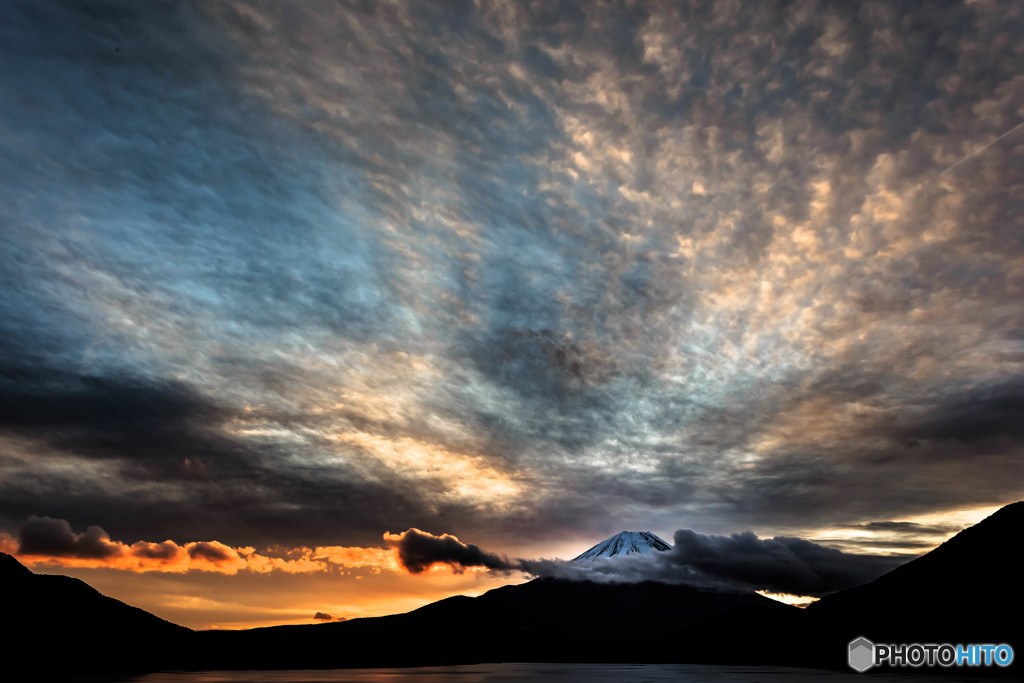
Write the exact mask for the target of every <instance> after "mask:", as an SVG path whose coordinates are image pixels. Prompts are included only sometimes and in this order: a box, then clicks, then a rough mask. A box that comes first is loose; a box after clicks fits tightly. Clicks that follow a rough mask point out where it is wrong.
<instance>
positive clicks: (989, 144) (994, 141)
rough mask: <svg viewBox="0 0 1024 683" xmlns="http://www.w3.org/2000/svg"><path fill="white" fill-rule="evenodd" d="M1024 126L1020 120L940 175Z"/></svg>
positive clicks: (1023, 122)
mask: <svg viewBox="0 0 1024 683" xmlns="http://www.w3.org/2000/svg"><path fill="white" fill-rule="evenodd" d="M1022 127H1024V121H1021V122H1020V123H1018V124H1017V125H1016V126H1014V127H1013V128H1011V129H1010V130H1008V131H1006V132H1005V133H1003V134H1002V135H1000V136H999V137H997V138H996V139H995V140H993V141H992V142H990V143H988V144H987V145H985V146H984V147H982V148H981V149H976V150H974V151H973V152H971V153H970V154H968V155H967V156H965V157H964V158H963V159H961V160H960V161H958V162H956V163H955V164H953V165H952V166H950V167H949V168H947V169H946V170H945V171H943V172H942V173H940V174H939V175H942V174H943V173H946V172H948V171H952V170H953V169H954V168H956V167H957V166H959V165H960V164H962V163H964V162H965V161H967V160H968V159H970V158H972V157H976V156H978V155H979V154H981V153H982V152H984V151H985V150H986V149H988V148H989V147H991V146H992V145H994V144H996V143H997V142H999V141H1000V140H1002V139H1003V138H1005V137H1006V136H1008V135H1012V134H1013V133H1014V132H1016V130H1017V129H1018V128H1022Z"/></svg>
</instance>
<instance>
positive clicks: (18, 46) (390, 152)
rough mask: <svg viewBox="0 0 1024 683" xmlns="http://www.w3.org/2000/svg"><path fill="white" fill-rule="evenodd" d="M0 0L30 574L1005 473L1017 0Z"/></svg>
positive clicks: (189, 613) (269, 561) (177, 587)
mask: <svg viewBox="0 0 1024 683" xmlns="http://www.w3.org/2000/svg"><path fill="white" fill-rule="evenodd" d="M3 14H4V20H3V21H2V22H0V89H2V92H3V93H4V94H3V96H2V97H0V550H7V551H8V552H12V553H15V554H16V555H17V556H18V557H19V559H21V560H22V561H23V562H25V563H26V564H28V565H30V566H32V567H33V568H34V569H35V570H36V571H44V572H50V573H65V574H71V575H74V576H78V577H80V578H83V579H84V580H86V581H88V582H89V583H90V584H91V585H94V586H95V587H97V588H98V589H100V590H101V591H102V592H104V593H106V594H108V595H112V596H114V597H117V598H119V599H122V600H125V601H127V602H130V603H131V604H135V605H138V606H140V607H144V608H145V609H149V610H150V611H153V612H154V613H156V614H158V615H160V616H162V617H165V618H168V619H171V620H173V621H176V622H177V623H182V624H184V625H187V626H192V627H197V628H206V627H213V626H217V627H223V628H233V627H240V626H251V625H265V624H272V623H311V622H312V620H313V615H314V613H315V612H322V613H324V614H325V615H331V616H335V617H345V618H351V617H355V616H366V615H375V614H386V613H391V612H394V611H401V610H404V609H409V608H412V607H416V606H419V605H422V604H425V603H427V602H430V601H431V600H435V599H439V598H441V597H444V596H446V595H451V594H453V593H464V594H478V593H480V592H482V591H484V590H486V589H487V588H490V587H494V586H497V585H502V584H504V583H508V582H510V581H515V580H522V579H524V578H526V577H528V576H529V575H530V573H529V572H530V571H539V570H537V569H536V568H537V567H538V566H541V565H540V564H538V562H535V561H536V560H550V561H555V564H557V565H558V566H559V567H561V568H562V569H560V570H559V571H562V570H564V569H565V566H566V565H565V564H564V563H562V564H558V563H557V559H558V558H561V559H563V560H565V559H569V558H571V557H574V556H575V555H577V554H579V553H580V552H582V551H583V550H585V549H586V548H587V547H589V546H591V545H593V544H594V543H596V542H598V541H599V540H601V539H603V538H605V537H607V536H610V535H612V534H614V533H616V532H618V531H621V530H624V529H630V530H652V531H654V532H655V533H658V534H659V535H661V536H662V537H663V538H665V539H666V540H668V541H670V542H672V541H673V540H674V541H675V543H676V546H677V547H676V550H677V551H678V553H681V552H683V551H682V550H681V548H682V547H683V545H685V546H686V547H687V548H691V549H693V548H695V547H697V546H699V547H700V548H702V549H703V550H702V552H703V551H704V550H707V548H711V547H713V548H715V549H716V550H715V552H716V553H720V555H718V557H720V558H724V557H733V555H731V554H730V553H732V552H733V551H734V550H736V551H737V552H739V550H738V549H739V548H740V547H741V546H742V547H743V548H746V549H747V550H749V549H750V548H755V551H754V552H756V553H761V552H764V553H767V554H768V555H771V554H772V553H776V552H781V553H784V554H786V557H787V558H788V559H789V560H793V561H794V562H795V561H797V560H799V562H805V559H806V556H805V555H801V554H800V553H801V551H799V550H798V548H802V547H804V546H800V545H799V544H798V543H797V541H803V542H809V543H812V544H815V547H818V546H820V547H822V548H828V549H831V551H834V552H841V553H842V554H843V556H844V557H846V558H848V559H849V561H850V562H853V564H854V565H856V566H857V567H861V566H866V565H863V562H868V563H871V562H876V563H877V562H881V563H883V564H884V563H885V562H891V561H895V560H893V558H896V559H897V560H898V561H905V560H906V559H907V558H908V557H912V556H914V555H916V554H920V553H922V552H924V551H926V550H928V549H930V548H931V547H934V546H935V545H937V544H938V543H940V542H941V541H943V540H944V539H946V538H948V537H949V536H950V535H951V534H953V533H955V532H956V531H957V530H959V529H961V528H963V526H965V525H967V524H971V523H973V522H976V521H978V520H980V519H981V518H983V517H984V516H986V515H987V514H989V513H991V512H992V511H993V510H995V509H996V508H998V507H999V506H1001V505H1004V504H1007V503H1010V502H1013V501H1016V500H1018V499H1021V498H1024V466H1022V460H1021V457H1022V456H1024V419H1022V418H1024V415H1022V413H1024V307H1022V306H1021V301H1022V300H1024V218H1022V216H1024V211H1022V209H1024V128H1022V127H1021V126H1022V124H1024V73H1022V72H1021V69H1020V65H1021V64H1024V7H1022V6H1021V5H1020V3H1017V2H991V1H987V0H979V1H977V2H963V3H961V2H927V3H924V2H911V1H907V2H900V3H890V2H872V1H870V0H869V1H866V2H859V3H834V2H817V3H816V2H763V3H745V2H739V1H727V0H722V1H719V2H713V3H712V2H678V3H675V2H673V3H668V2H664V3H662V2H647V3H644V2H595V3H583V2H533V3H527V2H488V1H484V0H479V1H477V2H460V1H455V0H453V1H452V2H445V3H421V2H400V1H397V0H395V1H390V0H380V1H379V2H326V1H324V2H315V3H288V4H283V3H272V2H267V3H259V2H251V3H250V2H234V1H228V0H225V1H222V2H171V3H131V2H67V3H62V2H52V1H50V0H38V1H32V2H29V1H22V0H14V1H12V2H8V3H5V5H4V10H3ZM411 530H412V531H411ZM415 530H422V532H417V531H415ZM687 532H688V533H689V534H690V535H688V534H687ZM748 532H749V535H744V534H746V533H748ZM421 533H423V534H425V535H424V536H422V538H427V539H428V541H427V543H428V547H429V549H431V550H433V549H437V550H438V551H439V552H442V554H441V555H438V556H436V557H437V558H438V559H437V561H436V562H434V561H433V560H432V559H430V558H433V557H435V556H430V557H428V560H427V561H426V562H425V564H423V565H422V567H421V565H419V564H415V563H413V564H406V562H405V560H403V557H406V555H403V553H404V552H405V551H406V550H407V549H408V545H409V544H410V543H412V542H413V541H414V540H416V539H420V538H421V536H420V535H419V534H421ZM734 534H735V535H734ZM446 535H451V536H454V537H457V539H458V541H442V540H441V539H445V538H446ZM430 539H433V540H430ZM729 539H732V540H729ZM751 539H753V540H751ZM772 539H775V540H774V541H773V540H772ZM779 539H781V540H779ZM787 539H788V540H787ZM681 541H684V542H686V543H684V544H683V545H680V542H681ZM430 544H434V545H430ZM470 546H474V547H477V550H479V554H478V555H473V554H472V553H470V555H466V554H465V553H466V551H465V549H466V548H468V547H470ZM747 550H743V552H747ZM815 552H817V551H815ZM444 553H448V554H447V555H445V554H444ZM452 553H454V554H452ZM678 553H677V555H678ZM470 556H472V557H475V558H477V559H475V560H474V559H470V560H468V564H464V563H463V562H462V559H460V558H465V557H470ZM766 556H767V555H766ZM771 556H774V555H771ZM492 557H495V558H501V562H497V560H492V559H488V558H492ZM678 557H682V556H681V555H679V556H678ZM687 557H690V558H691V559H692V557H694V556H687ZM480 558H484V559H480ZM509 558H511V559H509ZM523 558H525V559H526V560H529V561H530V562H526V563H525V564H524V563H521V562H519V560H520V559H523ZM795 558H796V559H795ZM872 558H873V559H872ZM886 558H888V559H886ZM684 560H685V561H684ZM845 561H846V560H844V562H845ZM723 562H724V560H723ZM680 563H682V564H685V565H686V566H691V567H692V566H696V565H695V564H694V563H693V562H691V561H690V560H686V558H685V557H684V558H683V559H680V560H679V562H678V563H676V564H680ZM858 563H860V564H858ZM543 566H549V565H543ZM551 566H553V565H551ZM674 566H675V565H673V567H674ZM680 566H681V565H680ZM704 566H705V569H706V571H707V572H713V571H719V570H720V569H721V567H723V566H724V564H723V563H719V564H718V565H716V566H717V567H718V568H719V569H712V568H709V567H710V565H707V564H705V565H704ZM730 566H732V567H733V568H732V569H729V570H728V571H726V570H721V571H722V572H724V573H721V575H720V576H719V575H718V574H716V576H718V577H719V578H722V577H724V578H722V580H729V581H732V580H738V579H736V577H737V576H740V574H742V572H740V573H737V572H736V571H734V570H735V567H734V566H733V565H730ZM803 566H804V565H803V564H801V567H803ZM850 566H853V565H850ZM872 566H882V565H878V564H876V565H872ZM886 566H888V565H886ZM418 568H422V569H423V571H414V570H415V569H418ZM670 569H671V570H673V571H674V569H672V567H667V568H666V567H660V568H659V569H658V571H669V570H670ZM524 572H525V573H524ZM743 576H744V577H746V578H743V581H747V582H748V583H750V587H757V586H756V585H754V584H756V583H757V582H756V581H753V580H752V579H750V578H749V576H748V574H743ZM748 579H749V581H748ZM744 585H746V584H744ZM767 585H768V584H765V586H767ZM786 585H789V584H786ZM815 585H816V586H817V588H813V587H811V588H807V591H809V593H808V594H813V593H815V592H817V593H820V592H821V591H822V590H824V588H822V586H826V585H829V586H831V585H832V584H830V583H828V582H825V583H824V584H815ZM765 586H761V588H765ZM776 587H778V586H776ZM783 588H785V586H783ZM797 588H799V586H797Z"/></svg>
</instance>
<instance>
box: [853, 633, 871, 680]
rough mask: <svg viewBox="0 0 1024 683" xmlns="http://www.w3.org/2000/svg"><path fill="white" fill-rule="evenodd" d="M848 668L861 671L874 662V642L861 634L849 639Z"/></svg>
mask: <svg viewBox="0 0 1024 683" xmlns="http://www.w3.org/2000/svg"><path fill="white" fill-rule="evenodd" d="M849 662H850V668H851V669H853V670H854V671H859V672H861V673H863V672H865V671H867V670H868V669H870V668H871V667H872V666H874V664H875V644H874V643H872V642H871V641H870V640H868V639H867V638H865V637H864V636H861V637H860V638H857V639H856V640H851V641H850V658H849Z"/></svg>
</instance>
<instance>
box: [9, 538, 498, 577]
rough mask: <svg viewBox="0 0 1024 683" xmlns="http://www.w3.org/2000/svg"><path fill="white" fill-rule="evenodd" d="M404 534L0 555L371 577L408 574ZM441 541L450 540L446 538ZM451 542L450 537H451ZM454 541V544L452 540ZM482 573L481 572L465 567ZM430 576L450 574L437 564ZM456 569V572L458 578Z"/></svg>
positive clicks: (50, 562) (141, 569)
mask: <svg viewBox="0 0 1024 683" xmlns="http://www.w3.org/2000/svg"><path fill="white" fill-rule="evenodd" d="M405 533H406V532H402V533H400V534H394V533H391V532H385V533H384V535H383V540H384V541H386V542H387V543H389V544H391V545H389V547H384V548H380V547H360V546H317V547H316V548H306V547H300V548H268V549H266V550H265V551H264V552H262V553H261V552H257V551H256V549H255V548H253V547H251V546H245V547H231V546H228V545H226V544H224V543H221V542H219V541H192V542H189V543H184V544H180V545H179V544H178V543H175V542H174V541H171V540H167V541H163V542H161V543H152V542H149V541H138V542H136V543H132V544H131V545H128V544H126V543H122V542H120V541H114V540H111V538H110V536H109V535H107V534H106V533H105V532H102V536H101V537H100V539H99V545H100V549H99V550H97V551H95V552H94V553H93V554H91V555H90V556H81V555H77V556H76V555H70V554H46V553H24V552H21V549H20V543H19V542H18V540H17V539H16V538H14V537H13V536H11V535H9V534H0V552H6V553H9V554H11V555H16V556H17V557H18V558H19V559H20V560H21V561H22V562H23V563H25V564H26V565H28V566H41V565H45V566H56V567H81V568H97V569H98V568H102V569H117V570H122V571H129V572H136V573H145V572H167V573H175V574H181V573H185V572H190V571H201V572H215V573H218V574H237V573H238V572H240V571H247V572H253V573H256V574H268V573H270V572H272V571H280V572H285V573H287V574H310V573H317V572H331V571H332V568H343V569H368V570H369V571H370V572H371V573H373V574H379V573H381V572H384V571H388V572H400V573H413V572H410V571H409V570H408V569H406V567H404V566H403V565H402V563H401V561H400V559H399V556H398V548H397V547H395V545H394V544H395V543H397V542H399V541H401V540H402V538H403V536H404V535H405ZM443 537H444V538H448V537H449V536H448V535H447V534H445V535H444V536H443ZM451 538H454V537H451ZM456 540H457V539H456ZM470 569H474V570H476V569H479V570H481V571H486V570H485V569H482V568H470ZM430 571H453V570H452V568H451V567H449V566H448V565H447V564H444V563H438V564H437V565H434V566H432V567H431V568H430ZM461 571H462V570H461V569H460V571H459V572H457V573H461Z"/></svg>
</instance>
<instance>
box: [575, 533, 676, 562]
mask: <svg viewBox="0 0 1024 683" xmlns="http://www.w3.org/2000/svg"><path fill="white" fill-rule="evenodd" d="M671 549H672V546H670V545H669V544H668V543H665V541H663V540H661V539H660V538H658V537H657V536H655V535H654V534H652V533H651V532H650V531H620V532H619V533H617V534H615V535H614V536H612V537H611V538H606V539H605V540H603V541H601V542H600V543H598V544H597V545H595V546H594V547H593V548H591V549H590V550H588V551H586V552H585V553H583V554H581V555H579V556H578V557H574V558H573V560H572V561H573V562H578V561H580V560H595V559H597V558H599V557H625V556H626V555H649V554H650V553H652V552H654V551H656V550H657V551H659V552H662V551H665V550H671Z"/></svg>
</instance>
